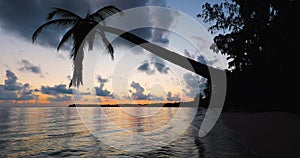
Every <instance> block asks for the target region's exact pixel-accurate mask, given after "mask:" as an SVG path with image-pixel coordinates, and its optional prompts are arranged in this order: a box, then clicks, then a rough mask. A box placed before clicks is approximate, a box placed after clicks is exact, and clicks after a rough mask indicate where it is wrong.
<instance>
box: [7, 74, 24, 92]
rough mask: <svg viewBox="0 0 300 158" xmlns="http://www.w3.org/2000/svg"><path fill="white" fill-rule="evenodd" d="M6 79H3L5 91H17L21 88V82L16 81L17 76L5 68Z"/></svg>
mask: <svg viewBox="0 0 300 158" xmlns="http://www.w3.org/2000/svg"><path fill="white" fill-rule="evenodd" d="M6 77H7V79H6V80H5V81H4V89H5V90H7V91H17V90H20V89H21V88H22V84H21V83H17V80H18V78H17V76H16V75H15V74H14V73H13V72H12V71H10V70H6Z"/></svg>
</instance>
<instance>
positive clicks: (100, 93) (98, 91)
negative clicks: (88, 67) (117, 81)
mask: <svg viewBox="0 0 300 158" xmlns="http://www.w3.org/2000/svg"><path fill="white" fill-rule="evenodd" d="M97 81H98V82H99V83H100V86H99V87H94V88H95V93H96V95H97V96H103V97H107V96H112V94H111V92H110V91H109V90H107V89H104V86H105V83H107V82H108V79H105V78H103V77H101V76H98V77H97Z"/></svg>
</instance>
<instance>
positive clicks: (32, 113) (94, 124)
mask: <svg viewBox="0 0 300 158" xmlns="http://www.w3.org/2000/svg"><path fill="white" fill-rule="evenodd" d="M127 110H132V112H134V113H138V114H147V113H149V111H147V110H149V109H147V108H140V109H136V108H132V109H127ZM150 110H151V109H150ZM82 112H83V111H82ZM104 112H105V113H104ZM184 112H185V114H186V115H183V116H182V117H181V118H182V119H181V120H180V119H178V118H176V117H175V116H176V114H177V113H178V109H177V108H163V109H161V110H160V112H159V113H157V114H155V115H154V116H153V117H134V116H132V115H130V114H128V113H126V112H124V111H123V110H122V109H118V108H105V110H103V111H101V110H99V108H96V109H95V108H90V109H89V108H87V109H85V111H84V114H86V116H89V117H86V120H85V123H90V127H88V128H94V130H95V134H99V135H100V134H101V135H102V136H103V138H106V141H109V142H111V143H114V144H113V145H112V146H120V145H124V148H127V149H130V150H131V151H134V149H136V148H137V149H140V148H141V147H143V148H144V151H145V149H151V148H152V146H151V144H152V143H154V142H158V143H161V145H162V146H161V147H160V148H157V149H155V150H151V151H147V152H127V151H124V150H119V149H118V148H113V147H112V146H109V145H106V144H105V143H103V142H102V139H100V140H101V141H99V140H98V139H97V138H96V137H94V136H93V135H92V134H91V133H90V132H89V130H88V129H87V128H86V126H85V125H84V123H83V122H82V121H81V118H80V117H79V115H78V111H77V109H76V108H0V114H1V115H0V147H1V148H0V157H29V156H30V157H31V156H32V157H64V156H68V157H101V158H102V157H139V156H140V157H159V156H163V157H203V156H206V157H207V156H208V157H209V156H213V157H214V156H215V157H220V156H224V155H226V156H228V155H229V157H230V156H235V157H239V156H246V157H247V156H249V153H247V152H246V151H245V150H244V149H243V148H242V147H241V146H240V144H238V143H237V142H234V141H232V135H231V134H230V133H228V132H226V131H224V129H223V127H222V125H221V124H220V123H219V124H218V125H217V126H216V128H215V129H214V130H213V132H212V133H210V134H209V135H208V136H206V137H204V138H201V139H200V138H198V136H197V133H198V129H199V126H200V124H201V120H202V119H203V116H204V113H205V111H203V110H198V111H196V117H195V119H194V120H193V122H192V125H191V126H189V128H187V130H185V131H184V132H183V133H182V134H181V135H180V136H179V137H178V138H176V139H175V140H174V141H172V142H171V143H166V142H168V140H167V139H169V138H170V135H172V134H171V133H166V132H165V133H163V132H164V130H165V131H169V130H170V129H169V128H171V127H172V126H171V125H168V122H169V120H172V119H173V120H174V121H173V122H174V124H176V123H177V125H178V126H181V125H183V124H184V123H185V121H188V119H189V117H190V116H191V114H192V113H193V110H191V109H189V108H187V109H186V110H185V111H184ZM103 114H105V116H106V117H107V118H109V119H110V120H111V122H103V120H102V119H103V118H102V117H98V116H99V115H103ZM103 117H104V115H103ZM111 123H114V124H115V125H117V126H118V127H119V128H122V129H123V130H120V131H118V130H116V129H115V130H114V127H110V126H109V125H111ZM100 129H101V130H100ZM124 129H126V130H124ZM97 132H99V133H97ZM159 132H162V133H163V134H159ZM141 133H142V134H141ZM101 138H102V137H101ZM147 138H151V139H149V140H147ZM142 150H143V149H142ZM142 150H141V151H142Z"/></svg>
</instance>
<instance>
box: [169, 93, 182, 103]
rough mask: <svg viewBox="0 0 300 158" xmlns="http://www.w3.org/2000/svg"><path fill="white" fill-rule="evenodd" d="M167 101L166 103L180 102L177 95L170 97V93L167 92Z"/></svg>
mask: <svg viewBox="0 0 300 158" xmlns="http://www.w3.org/2000/svg"><path fill="white" fill-rule="evenodd" d="M167 100H168V101H180V100H181V98H180V97H179V95H178V94H175V95H172V92H168V94H167Z"/></svg>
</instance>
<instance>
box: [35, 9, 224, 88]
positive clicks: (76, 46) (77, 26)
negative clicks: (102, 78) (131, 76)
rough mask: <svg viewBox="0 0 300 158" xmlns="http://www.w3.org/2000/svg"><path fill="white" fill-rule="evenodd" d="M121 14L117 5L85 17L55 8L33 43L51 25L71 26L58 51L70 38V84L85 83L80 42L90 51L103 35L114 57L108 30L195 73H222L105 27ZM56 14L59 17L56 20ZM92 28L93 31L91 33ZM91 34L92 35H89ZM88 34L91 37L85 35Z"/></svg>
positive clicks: (202, 74)
mask: <svg viewBox="0 0 300 158" xmlns="http://www.w3.org/2000/svg"><path fill="white" fill-rule="evenodd" d="M116 13H119V14H122V12H121V10H120V9H118V8H116V7H114V6H106V7H103V8H101V9H99V10H97V11H96V12H95V13H93V14H89V13H88V14H87V15H86V17H84V18H82V17H80V16H78V15H77V14H75V13H73V12H71V11H68V10H65V9H61V8H53V10H52V11H51V12H50V13H49V14H48V18H47V22H46V23H44V24H43V25H41V26H40V27H39V28H38V29H37V30H36V31H35V32H34V33H33V35H32V42H34V41H35V40H36V38H37V36H38V35H39V34H40V33H41V32H42V30H43V29H44V28H46V27H48V26H57V27H59V28H62V29H64V28H66V27H71V28H70V29H69V30H68V31H67V32H66V33H65V35H64V36H63V38H62V39H61V41H60V43H59V45H58V47H57V51H59V49H60V48H61V46H62V45H63V44H65V43H66V42H67V41H68V40H70V39H72V40H73V48H72V49H71V51H70V58H72V59H73V65H74V70H73V77H72V79H71V82H70V85H69V87H71V86H72V85H73V86H75V87H79V85H82V84H83V82H82V62H83V57H84V50H83V49H84V47H80V46H81V44H84V46H88V48H89V50H92V49H93V44H94V40H95V38H96V37H98V36H99V37H101V39H102V42H103V44H104V45H105V46H106V49H107V51H108V52H109V53H110V55H111V57H112V59H113V58H114V49H113V47H112V45H111V44H110V42H109V41H108V39H107V38H106V36H105V32H108V33H112V34H115V35H119V37H121V38H124V39H126V40H128V41H130V42H132V43H133V44H136V45H139V46H141V47H142V48H144V49H146V50H148V51H149V52H151V53H153V54H155V55H157V56H158V57H161V58H163V59H165V60H167V61H169V62H171V63H173V64H175V65H178V66H180V67H182V68H185V69H187V70H189V71H192V72H195V73H196V74H198V75H201V76H203V77H205V78H207V79H210V73H222V72H223V71H222V70H220V69H216V68H213V67H210V66H207V65H205V64H202V63H199V62H197V61H195V60H193V59H190V58H186V57H184V56H182V55H179V54H177V53H176V52H172V51H170V50H168V49H165V48H163V47H160V46H158V45H156V44H153V43H150V42H149V41H147V40H145V39H143V38H140V37H138V36H136V35H134V34H132V33H130V32H126V31H123V30H121V29H118V28H112V27H109V26H105V23H104V20H105V19H106V18H107V17H109V16H111V15H112V14H116ZM54 17H60V18H56V19H54ZM91 31H92V33H91V34H89V33H90V32H91ZM88 34H89V36H87V35H88ZM86 37H88V38H86Z"/></svg>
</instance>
